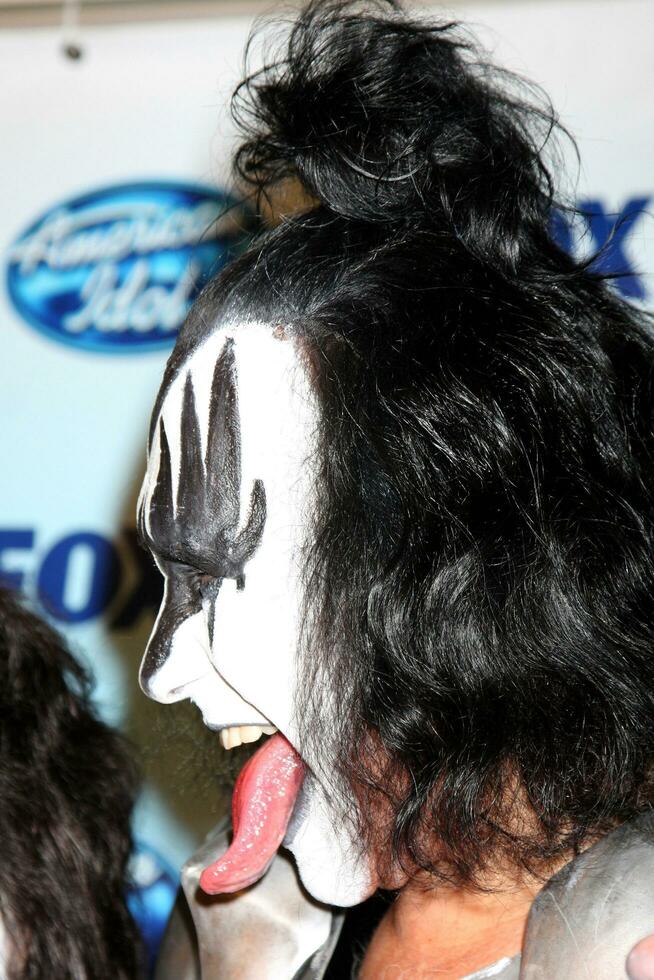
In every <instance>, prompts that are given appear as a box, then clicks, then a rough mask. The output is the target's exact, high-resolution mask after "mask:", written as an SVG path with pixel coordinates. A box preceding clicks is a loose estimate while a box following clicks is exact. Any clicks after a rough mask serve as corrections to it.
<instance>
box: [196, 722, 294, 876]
mask: <svg viewBox="0 0 654 980" xmlns="http://www.w3.org/2000/svg"><path fill="white" fill-rule="evenodd" d="M243 729H246V730H249V729H254V730H255V731H256V733H257V734H256V735H255V731H246V734H247V735H251V736H252V737H249V738H245V739H244V738H242V737H241V732H242V730H243ZM272 731H273V732H274V734H272V735H271V737H270V738H268V739H267V740H266V741H265V742H264V743H263V745H262V746H261V747H260V748H259V749H258V750H257V751H256V752H255V754H254V755H253V756H252V757H251V758H250V759H249V760H248V761H247V762H246V763H245V765H244V766H243V768H242V770H241V772H240V774H239V777H238V779H237V780H236V785H235V786H234V792H233V795H232V825H233V830H234V837H233V840H232V843H231V845H230V847H229V849H228V850H227V852H226V853H225V854H223V855H222V856H221V857H219V858H218V859H217V860H216V861H213V862H212V863H211V864H210V865H209V866H208V867H206V868H205V869H204V871H203V872H202V875H201V877H200V887H201V888H202V890H203V891H205V892H207V894H209V895H217V894H221V893H223V894H224V893H231V892H236V891H240V890H241V889H242V888H247V887H248V886H249V885H253V884H254V883H255V882H256V881H258V880H259V879H260V878H262V877H263V875H264V874H265V873H266V871H267V870H268V868H269V867H270V864H271V862H272V860H273V858H274V857H275V855H276V854H277V851H278V849H279V847H280V845H281V844H282V841H283V840H284V837H285V836H286V832H287V828H288V825H289V822H290V820H291V816H292V814H293V810H294V807H295V804H296V801H297V798H298V795H299V793H300V789H301V788H302V783H303V780H304V776H305V773H306V768H305V765H304V762H303V761H302V758H301V757H300V755H299V754H298V752H296V750H295V749H294V748H293V746H292V745H291V743H290V742H289V741H288V740H287V739H286V738H284V736H283V735H282V734H281V732H278V731H276V730H275V729H272ZM267 732H268V729H267V728H263V727H260V726H254V725H244V726H238V728H236V729H234V728H232V729H223V731H222V732H221V740H222V736H223V734H225V735H226V739H225V740H224V741H223V745H225V741H228V742H229V745H225V747H226V748H232V747H234V746H236V745H240V744H241V743H242V742H243V741H250V742H254V741H256V740H257V739H259V738H261V736H262V735H263V734H267ZM236 739H238V741H236Z"/></svg>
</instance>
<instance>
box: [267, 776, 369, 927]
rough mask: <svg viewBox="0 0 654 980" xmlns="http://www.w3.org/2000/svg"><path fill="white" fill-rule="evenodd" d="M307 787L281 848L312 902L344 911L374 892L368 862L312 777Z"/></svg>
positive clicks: (345, 822) (346, 826)
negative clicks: (287, 854)
mask: <svg viewBox="0 0 654 980" xmlns="http://www.w3.org/2000/svg"><path fill="white" fill-rule="evenodd" d="M307 783H308V785H305V787H304V788H303V793H302V799H301V800H299V801H298V803H299V806H298V813H297V814H296V815H295V817H294V819H293V820H292V822H291V826H290V827H289V833H288V834H287V838H286V840H285V842H284V844H285V847H286V848H287V849H288V850H289V851H290V852H291V853H292V854H293V857H294V858H295V862H296V864H297V869H298V873H299V876H300V879H301V881H302V884H303V885H304V887H305V888H306V890H307V891H308V892H309V894H310V895H311V897H312V898H314V899H315V900H316V901H318V902H323V903H325V904H326V905H337V906H342V907H344V908H349V907H350V906H352V905H358V904H359V903H360V902H363V901H365V900H366V899H367V898H369V897H370V896H371V895H372V894H373V893H374V892H375V891H376V889H377V881H376V879H375V877H374V875H373V874H372V871H371V867H370V862H369V861H368V859H367V857H366V855H365V854H361V853H360V850H359V849H358V848H357V846H356V843H355V840H354V837H353V833H352V828H351V827H350V825H349V824H348V822H347V821H343V820H342V818H341V817H339V816H338V815H337V814H336V813H335V810H334V807H333V806H331V805H330V803H329V801H328V800H327V798H326V796H325V794H324V792H323V790H322V788H321V787H320V784H319V783H318V782H317V780H316V779H315V777H312V776H308V777H307ZM353 806H354V804H353Z"/></svg>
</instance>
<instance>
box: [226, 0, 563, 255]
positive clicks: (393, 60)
mask: <svg viewBox="0 0 654 980" xmlns="http://www.w3.org/2000/svg"><path fill="white" fill-rule="evenodd" d="M233 112H234V115H235V117H236V120H237V122H238V123H239V125H240V127H241V131H242V132H243V133H244V135H245V140H244V142H243V143H242V145H241V146H240V148H239V150H238V152H237V154H236V170H237V172H238V174H239V175H240V177H241V178H243V179H244V180H245V181H246V182H247V183H249V184H253V185H254V186H255V187H257V188H258V189H260V190H261V189H263V190H264V191H266V190H268V189H270V188H271V187H272V186H273V185H275V184H278V183H279V182H280V181H283V180H286V179H288V178H296V179H298V180H299V181H300V183H301V184H302V186H303V188H304V190H305V192H306V193H307V194H308V195H309V197H310V198H313V199H314V200H315V201H317V202H320V203H321V204H322V205H324V206H325V207H326V208H328V209H329V210H331V211H332V212H334V213H335V214H338V215H341V216H343V217H345V218H349V219H355V220H359V221H366V222H374V223H392V224H395V225H400V226H402V225H404V226H406V227H410V228H416V227H422V228H428V229H447V231H448V232H449V233H452V234H454V235H455V236H456V237H457V238H459V239H460V240H461V241H462V242H463V243H464V244H465V245H466V246H467V247H469V248H470V249H472V250H473V251H475V252H481V253H482V254H485V255H486V257H488V258H490V259H496V260H497V261H499V262H501V263H506V262H508V263H509V264H511V265H513V264H515V263H517V262H519V259H520V255H519V252H516V253H510V254H506V252H505V253H504V254H502V253H501V251H500V252H499V253H498V243H499V244H501V243H508V242H511V244H513V245H517V244H518V243H519V240H520V235H519V231H520V229H521V228H522V227H526V226H529V225H531V226H534V225H536V226H541V225H542V222H543V220H544V219H545V217H546V216H547V215H548V214H549V210H550V207H551V204H552V182H551V179H550V176H549V173H548V169H547V167H546V165H545V164H544V162H543V158H542V147H543V145H544V144H545V143H546V142H547V140H548V137H549V136H550V133H551V131H552V129H553V127H554V126H555V125H556V123H555V120H554V117H553V114H552V111H551V106H550V105H549V103H547V101H546V100H545V99H544V97H543V96H542V93H538V97H537V94H536V91H535V89H534V88H533V87H531V86H530V87H528V86H527V85H526V84H525V83H523V82H520V81H519V80H518V79H517V78H516V77H515V76H513V75H511V74H510V73H508V72H502V71H500V70H499V69H497V68H494V67H492V66H491V65H489V64H487V63H486V62H484V61H482V60H480V59H479V57H478V56H476V52H475V46H474V44H473V42H472V40H471V39H470V38H468V37H467V36H466V35H465V34H464V32H463V30H462V29H461V27H460V26H459V25H457V24H453V23H438V24H434V23H429V22H424V21H422V20H419V19H414V18H410V17H408V16H407V15H406V13H404V12H403V10H402V8H401V6H400V4H399V3H397V2H396V0H371V2H367V3H361V2H356V0H355V2H349V3H342V2H333V0H332V2H313V3H311V4H309V5H308V6H307V7H305V8H304V9H303V11H302V12H301V13H300V15H299V17H298V18H297V20H296V21H295V23H294V25H293V27H292V29H291V32H290V37H289V38H288V41H287V43H286V48H285V50H284V52H283V53H282V54H281V56H279V57H276V58H274V59H273V60H271V61H269V62H268V64H267V65H266V67H264V68H263V69H262V70H260V71H258V72H256V73H254V74H253V75H251V76H250V77H249V78H247V79H246V80H245V81H244V82H243V84H242V85H241V86H240V88H239V89H237V91H236V93H235V96H234V100H233Z"/></svg>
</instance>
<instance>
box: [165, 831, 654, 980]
mask: <svg viewBox="0 0 654 980" xmlns="http://www.w3.org/2000/svg"><path fill="white" fill-rule="evenodd" d="M227 844H228V829H227V827H226V826H225V825H222V826H221V827H219V828H218V829H217V830H216V831H215V832H214V833H213V834H212V835H210V837H209V838H208V839H207V841H206V842H205V844H204V845H203V846H202V848H200V850H199V851H197V852H196V854H195V855H194V856H193V858H192V859H191V860H190V861H189V862H188V863H187V864H186V865H185V866H184V868H183V870H182V887H183V890H184V895H185V897H186V901H187V903H188V909H189V910H190V913H191V914H190V917H189V916H188V913H187V911H185V910H184V909H183V908H182V907H177V908H176V910H175V911H174V913H173V915H172V917H171V920H170V923H169V926H168V929H167V932H166V936H165V937H164V942H163V944H162V950H161V955H160V961H159V965H158V968H157V973H156V980H200V978H201V980H321V978H322V977H323V976H324V974H325V971H326V969H327V965H328V964H329V960H330V958H331V956H332V953H333V951H334V948H335V946H336V943H337V941H338V936H339V933H340V930H341V926H342V924H343V919H344V916H343V913H341V912H336V911H335V910H334V909H331V908H328V907H326V906H322V905H319V904H318V903H316V902H314V901H313V900H312V899H311V898H309V896H308V895H307V894H306V892H304V890H303V889H302V887H301V885H299V884H298V879H297V875H296V872H295V869H294V866H293V864H292V862H291V861H290V859H289V858H288V857H287V856H286V855H285V854H284V852H281V853H280V854H279V855H278V856H277V858H276V859H275V860H274V861H273V864H272V866H271V868H270V870H269V871H268V873H267V874H266V875H265V876H264V877H263V878H262V880H261V881H259V882H258V883H257V884H256V885H255V886H253V887H252V888H249V889H248V890H247V891H244V892H242V893H241V894H239V895H237V896H233V897H232V896H224V897H220V896H219V897H217V898H209V897H207V896H204V895H203V894H202V893H201V892H199V891H198V880H199V877H200V872H201V870H202V868H203V867H204V866H205V865H206V864H208V863H209V862H210V861H211V860H212V859H213V858H214V857H215V855H216V853H219V849H224V850H226V848H227ZM191 919H192V922H191ZM653 931H654V812H649V813H646V814H643V815H642V816H640V817H638V818H637V819H635V820H632V821H630V822H629V823H626V824H623V825H622V826H621V827H618V828H617V829H616V830H614V831H613V832H612V833H610V834H609V835H607V836H606V837H604V838H603V839H602V840H600V841H599V842H598V843H597V844H595V845H594V846H593V847H591V848H589V849H588V850H587V851H585V852H584V853H583V854H581V855H580V856H579V857H577V858H575V859H574V860H573V861H571V862H570V863H569V864H568V865H566V867H564V868H563V869H562V870H561V871H559V872H558V873H557V874H556V875H554V877H552V878H551V879H550V880H549V881H548V883H547V884H546V885H545V886H544V888H543V889H542V890H541V891H540V892H539V894H538V895H537V896H536V899H535V900H534V903H533V905H532V907H531V911H530V913H529V919H528V922H527V930H526V935H525V942H524V945H523V952H522V957H520V956H515V957H513V958H512V959H504V960H501V961H499V962H498V963H495V964H493V965H491V966H488V967H486V968H485V969H484V970H480V971H478V972H476V973H474V974H470V975H469V976H468V977H466V978H464V980H490V978H493V980H623V978H626V973H625V961H626V958H627V955H628V953H629V951H630V949H631V948H632V946H634V944H635V943H636V942H638V940H640V939H642V938H643V937H644V936H646V935H648V934H649V933H651V932H653ZM196 937H197V938H196ZM344 980H346V978H344Z"/></svg>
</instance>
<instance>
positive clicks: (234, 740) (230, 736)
mask: <svg viewBox="0 0 654 980" xmlns="http://www.w3.org/2000/svg"><path fill="white" fill-rule="evenodd" d="M276 731H277V729H276V728H274V727H273V725H230V726H229V728H222V729H221V731H220V741H221V742H222V744H223V748H224V749H234V748H236V746H237V745H241V744H242V743H243V742H256V741H257V739H258V738H261V736H262V735H273V734H274V733H275V732H276Z"/></svg>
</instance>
